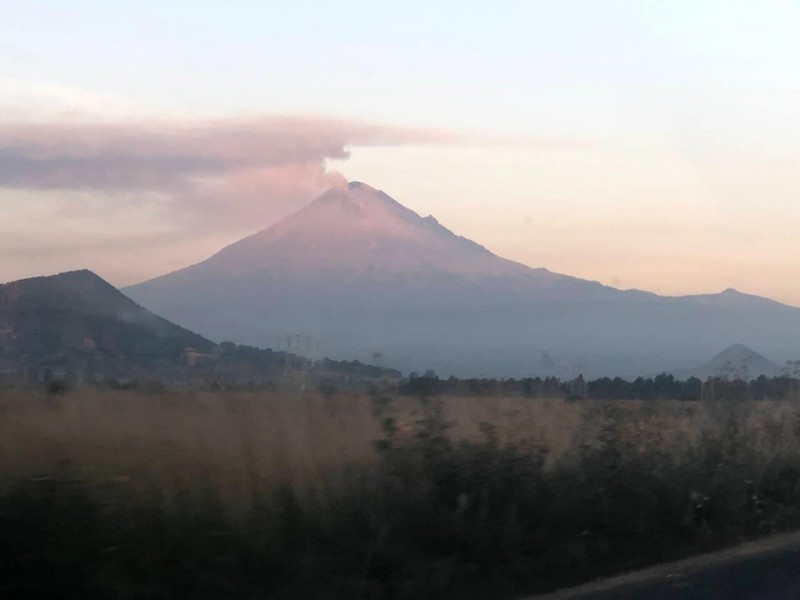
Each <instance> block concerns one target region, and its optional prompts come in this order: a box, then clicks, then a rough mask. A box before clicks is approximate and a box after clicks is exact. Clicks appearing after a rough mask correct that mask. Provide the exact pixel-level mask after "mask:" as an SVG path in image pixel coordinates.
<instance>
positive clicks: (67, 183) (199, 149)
mask: <svg viewBox="0 0 800 600" xmlns="http://www.w3.org/2000/svg"><path fill="white" fill-rule="evenodd" d="M451 138H452V136H449V135H448V134H445V133H442V132H437V131H431V130H423V129H413V128H401V127H389V126H380V125H372V124H368V123H361V122H352V121H341V120H335V119H321V118H286V117H271V118H257V119H250V120H242V119H239V120H206V121H191V122H166V121H160V122H157V121H152V122H147V123H139V124H73V125H70V124H35V123H24V124H6V125H1V126H0V188H23V189H43V190H100V191H102V192H103V193H104V194H105V195H110V196H111V197H112V198H113V197H114V192H115V191H117V192H125V193H124V194H119V198H120V200H119V201H120V202H130V201H131V200H130V199H131V198H132V197H134V198H135V196H136V194H135V192H156V193H159V194H162V195H163V196H164V197H166V198H167V199H168V202H169V203H170V206H171V207H172V208H174V209H175V211H176V214H180V215H181V218H182V219H187V220H188V221H191V222H193V223H196V222H197V221H205V220H209V219H210V220H213V221H214V222H215V223H217V225H219V226H224V225H230V226H236V225H237V224H238V225H241V224H243V223H251V222H252V221H251V220H252V219H254V218H265V217H266V216H268V215H270V214H275V213H276V212H277V213H278V214H283V213H285V212H286V210H287V209H289V208H292V207H296V206H298V205H299V204H302V203H303V202H307V201H309V200H310V199H311V198H313V197H314V196H315V195H317V194H319V193H321V192H322V191H324V190H325V189H327V188H329V187H331V186H332V185H337V184H338V183H340V182H341V180H342V177H341V176H340V175H339V174H338V173H335V172H330V171H328V170H327V169H326V166H325V164H326V161H328V160H332V159H338V160H342V159H347V158H348V156H349V151H348V147H351V146H380V145H404V144H417V143H432V142H438V141H442V140H447V139H451ZM131 192H134V193H133V194H132V193H131ZM123 198H124V199H123Z"/></svg>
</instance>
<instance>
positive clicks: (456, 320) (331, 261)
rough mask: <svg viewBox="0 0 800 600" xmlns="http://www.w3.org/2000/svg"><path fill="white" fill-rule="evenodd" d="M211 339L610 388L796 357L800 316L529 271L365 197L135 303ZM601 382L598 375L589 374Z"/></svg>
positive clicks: (313, 213) (269, 232)
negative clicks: (653, 375)
mask: <svg viewBox="0 0 800 600" xmlns="http://www.w3.org/2000/svg"><path fill="white" fill-rule="evenodd" d="M126 292H127V293H128V294H129V295H130V296H131V297H133V298H134V299H135V300H137V301H138V302H140V303H141V304H142V305H144V306H148V307H150V308H153V309H154V310H156V312H158V313H160V314H164V315H166V316H168V317H169V318H170V319H172V320H174V321H176V322H179V323H182V324H185V325H186V326H188V327H190V328H191V329H194V330H197V331H200V332H202V333H205V334H207V335H208V336H209V337H211V338H216V339H219V338H229V339H234V340H236V341H240V342H242V343H250V344H254V345H274V344H275V342H276V341H277V340H278V339H280V338H281V337H282V336H285V335H289V334H293V333H300V332H302V333H307V334H310V335H314V336H315V337H317V338H318V339H319V340H320V341H321V343H322V344H323V345H324V346H325V347H326V348H327V349H328V351H329V353H330V354H331V355H332V356H339V357H359V358H362V359H363V358H367V357H368V356H369V354H371V352H373V351H381V352H382V353H383V354H384V356H386V357H387V360H391V357H394V359H395V360H394V361H393V363H394V364H397V365H398V366H400V367H401V368H404V369H409V370H411V369H413V370H420V369H421V370H425V369H427V368H439V369H440V370H443V371H445V372H448V373H449V372H452V373H454V374H461V375H467V374H480V375H487V376H490V375H507V376H514V375H523V374H530V373H531V372H534V373H538V372H542V374H544V371H545V369H546V368H549V367H547V365H544V364H542V363H540V362H537V361H538V359H537V358H536V357H537V356H539V355H541V354H542V352H545V351H546V352H548V353H550V354H551V355H560V356H561V360H560V365H561V366H560V367H559V369H560V371H559V372H557V373H550V374H558V375H562V376H565V375H568V373H567V371H568V370H569V367H568V365H569V364H572V363H575V362H592V363H593V364H595V365H597V367H596V370H595V371H594V372H595V373H597V374H607V373H613V374H621V375H633V374H640V373H642V372H644V373H646V372H650V371H651V370H654V369H657V370H672V369H675V368H683V367H688V366H690V364H691V363H692V362H695V364H696V362H697V361H699V360H701V359H703V353H705V356H708V355H709V354H710V353H711V352H712V351H714V350H715V349H718V348H719V347H725V346H727V345H729V344H731V343H733V342H734V341H736V340H744V341H745V342H747V343H748V344H751V345H756V346H759V347H763V348H765V349H767V350H768V351H770V353H772V354H773V355H775V356H784V355H789V354H793V353H794V352H795V351H796V350H795V348H796V346H797V344H796V342H795V341H794V340H795V339H796V337H793V336H796V335H797V333H798V332H800V310H799V309H796V308H794V307H790V306H788V305H783V304H780V303H777V302H774V301H771V300H768V299H762V298H759V297H756V296H750V295H746V294H741V293H739V292H735V293H734V292H730V291H725V292H722V293H720V294H705V295H702V294H701V295H697V296H680V297H669V296H659V295H656V294H652V293H650V292H642V291H638V290H619V289H616V288H613V287H611V286H607V285H604V284H602V283H600V282H595V281H588V280H582V279H579V278H576V277H571V276H569V275H562V274H558V273H554V272H551V271H549V270H547V269H544V268H532V267H529V266H526V265H523V264H521V263H517V262H513V261H510V260H507V259H504V258H502V257H499V256H497V255H495V254H494V253H492V252H491V251H490V250H488V249H486V248H484V247H483V246H481V245H479V244H476V243H475V242H472V241H471V240H468V239H466V238H464V237H462V236H458V235H456V234H455V233H453V232H452V231H451V230H449V229H447V228H446V227H445V226H443V225H441V224H440V223H439V222H438V221H437V220H436V219H435V218H433V217H430V216H429V217H421V216H420V215H418V214H417V213H416V212H414V211H412V210H410V209H408V208H406V207H404V206H403V205H402V204H400V203H399V202H397V201H396V200H394V199H393V198H391V197H390V196H388V195H387V194H386V193H385V192H382V191H380V190H377V189H375V188H373V187H371V186H368V185H367V184H364V183H361V182H351V183H350V184H348V186H347V187H342V188H334V189H331V190H329V191H327V192H325V193H324V194H322V195H321V196H320V197H319V198H317V199H316V200H314V201H313V202H311V203H309V204H308V205H306V206H305V207H303V208H301V209H300V210H298V211H297V212H295V213H294V214H292V215H290V216H289V217H287V218H286V219H284V220H282V221H280V222H278V223H276V224H274V225H272V226H271V227H268V228H266V229H263V230H261V231H259V232H257V233H255V234H253V235H251V236H248V237H246V238H243V239H242V240H240V241H238V242H235V243H233V244H230V245H229V246H226V247H225V248H223V249H222V250H220V251H219V252H217V253H216V254H214V255H212V256H211V257H209V258H208V259H206V260H205V261H202V262H200V263H197V264H195V265H191V266H189V267H187V268H185V269H182V270H179V271H176V272H173V273H169V274H166V275H164V276H161V277H158V278H155V279H152V280H149V281H146V282H143V283H140V284H137V285H135V286H132V287H129V288H126ZM591 372H592V371H590V373H591Z"/></svg>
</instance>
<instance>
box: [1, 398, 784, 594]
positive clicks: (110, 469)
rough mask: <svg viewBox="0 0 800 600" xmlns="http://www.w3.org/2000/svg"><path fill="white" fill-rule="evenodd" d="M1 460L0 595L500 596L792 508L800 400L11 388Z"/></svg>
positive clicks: (750, 524) (653, 557)
mask: <svg viewBox="0 0 800 600" xmlns="http://www.w3.org/2000/svg"><path fill="white" fill-rule="evenodd" d="M10 394H11V395H10ZM0 473H2V478H1V479H0V553H2V555H3V556H4V561H3V562H2V563H0V597H3V598H54V597H59V598H70V597H74V598H85V597H93V598H215V599H216V598H256V597H257V598H362V599H366V598H397V599H405V598H451V597H459V598H485V597H487V595H488V594H491V595H492V597H498V598H504V597H506V598H513V597H515V596H518V595H521V594H523V593H532V592H537V591H544V590H548V589H553V588H555V587H558V586H562V585H568V584H574V583H578V582H580V581H584V580H587V579H590V578H592V577H596V576H599V575H604V574H609V573H612V572H616V571H620V570H624V569H630V568H636V567H640V566H644V565H647V564H650V563H654V562H657V561H662V560H666V559H671V558H676V557H678V556H682V555H686V554H689V553H693V552H698V551H704V550H708V549H712V548H716V547H719V546H722V545H726V544H730V543H733V542H736V541H738V540H741V539H743V538H748V537H752V536H757V535H761V534H764V533H768V532H772V531H776V530H780V529H785V528H790V527H796V526H798V525H800V407H798V406H797V405H795V404H794V403H790V402H777V401H764V402H737V401H728V402H708V401H706V402H677V401H669V400H666V401H665V400H650V401H643V400H625V401H602V400H592V401H579V402H574V401H568V400H564V399H552V398H550V399H547V398H525V397H511V396H498V397H493V398H480V397H470V396H466V397H442V398H423V399H419V398H414V397H397V396H392V395H386V394H384V393H383V392H381V393H378V392H376V393H375V394H374V395H372V396H367V395H356V394H341V393H329V394H326V395H321V394H308V395H297V396H286V395H279V394H277V393H272V394H268V393H263V394H248V393H232V392H207V393H194V394H178V393H172V392H170V393H166V392H161V393H157V392H151V393H147V394H145V393H143V392H133V391H124V390H122V391H120V390H118V391H104V392H102V393H100V392H97V391H95V392H87V391H81V392H69V391H65V392H63V393H58V394H48V395H44V394H43V395H25V394H23V393H22V392H18V391H17V392H7V393H6V395H5V396H0Z"/></svg>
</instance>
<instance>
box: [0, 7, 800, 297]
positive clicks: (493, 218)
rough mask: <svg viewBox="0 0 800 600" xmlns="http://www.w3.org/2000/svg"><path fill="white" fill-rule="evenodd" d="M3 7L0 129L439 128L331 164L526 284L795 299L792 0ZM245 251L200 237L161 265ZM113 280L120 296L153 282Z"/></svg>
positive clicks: (37, 264)
mask: <svg viewBox="0 0 800 600" xmlns="http://www.w3.org/2000/svg"><path fill="white" fill-rule="evenodd" d="M0 9H1V10H2V14H3V19H2V21H0V110H2V112H3V113H5V116H3V115H2V114H0V120H3V119H5V120H6V121H12V122H23V121H26V120H31V119H36V120H41V119H50V120H55V121H58V120H61V121H67V122H68V121H69V120H70V119H77V118H89V117H91V118H95V117H96V118H105V119H109V120H112V121H113V120H116V121H122V122H134V121H136V120H137V119H138V120H141V119H150V118H153V117H161V118H166V119H170V118H177V117H179V118H187V117H194V118H207V117H209V116H228V117H244V116H251V117H253V116H255V117H257V116H260V115H275V114H301V115H306V116H312V117H321V118H328V117H335V118H344V119H356V120H366V121H369V122H372V123H376V124H392V125H399V126H409V127H421V128H434V129H448V130H452V131H454V132H459V133H461V134H463V135H464V136H465V138H464V139H462V141H461V142H458V143H450V144H420V143H411V144H408V143H405V144H402V145H399V146H398V145H397V144H396V143H391V144H379V145H378V146H377V147H375V146H373V145H365V146H363V147H360V146H358V145H357V144H349V146H350V148H351V150H352V157H351V158H350V159H349V160H347V161H335V163H331V167H332V168H334V167H335V168H336V169H337V170H339V171H341V172H342V173H343V174H344V175H345V176H346V177H348V178H351V179H362V180H365V181H368V182H369V183H371V184H372V185H375V186H377V187H380V188H383V189H384V190H386V191H387V192H388V193H390V194H391V195H393V196H395V197H397V199H398V200H400V201H402V202H404V203H406V204H408V205H409V206H411V207H412V208H414V209H415V210H418V211H419V212H422V213H425V214H427V213H433V214H435V215H436V216H437V217H438V218H439V219H440V220H441V221H442V222H444V223H446V224H448V225H449V226H450V227H451V228H453V229H455V230H457V231H458V232H459V233H462V234H464V235H467V236H469V237H472V238H474V239H476V240H477V241H479V242H481V243H484V244H485V245H487V246H489V247H490V248H493V249H495V250H496V251H497V252H498V253H500V254H502V255H504V256H508V257H510V258H514V259H516V260H520V261H522V262H525V263H527V264H530V265H532V266H546V267H548V268H551V269H553V270H558V271H562V272H567V273H571V274H575V275H579V276H583V277H589V278H593V279H600V280H602V281H605V282H607V283H613V284H617V285H620V286H622V287H640V288H647V289H653V290H655V291H659V292H664V293H686V292H704V291H713V290H715V289H720V288H722V287H728V286H729V285H730V286H735V287H739V288H742V289H744V290H747V291H752V292H756V293H761V294H765V295H771V296H773V297H777V298H780V299H783V300H785V301H790V302H793V303H798V304H800V292H797V291H796V290H795V286H794V285H793V284H791V283H789V282H790V281H791V278H790V276H791V274H793V273H797V272H798V268H800V262H798V260H800V259H795V258H794V257H795V256H800V252H798V250H800V248H798V247H797V246H798V245H797V243H796V242H795V231H796V230H797V226H798V225H800V202H798V201H797V188H798V185H797V183H796V173H797V170H798V169H797V168H798V166H800V165H798V159H797V158H796V157H798V156H800V154H798V152H797V150H798V148H797V146H798V140H800V115H799V114H798V110H797V107H798V106H800V42H798V35H797V31H798V30H800V3H798V2H796V1H795V2H788V1H787V2H752V1H750V2H741V1H740V2H732V1H727V2H724V1H706V2H703V1H695V2H666V1H664V2H647V1H611V0H605V1H601V0H597V1H593V2H592V1H572V2H569V1H566V2H550V1H548V2H536V1H529V2H492V3H487V2H465V1H461V2H454V1H449V0H448V1H442V2H435V3H431V2H406V3H397V2H392V3H383V2H344V1H343V2H336V3H331V2H297V1H294V2H235V1H234V2H226V3H221V2H214V3H204V2H188V1H174V2H150V1H139V2H135V3H133V2H131V3H116V2H108V1H106V2H88V1H70V2H53V1H47V2H42V1H35V0H26V1H25V2H10V1H8V0H0ZM16 193H17V192H16V191H15V190H14V189H6V190H0V207H2V208H4V210H5V212H6V215H9V214H12V213H13V214H15V218H17V219H24V218H26V217H25V216H24V215H22V214H21V212H22V209H21V208H20V206H19V204H14V205H13V206H12V204H13V203H15V202H18V201H17V200H15V199H17V198H19V197H20V196H19V195H15V194H16ZM52 193H53V192H48V194H52ZM27 194H28V192H26V196H25V197H26V198H29V197H30V196H29V195H27ZM48 194H44V193H42V194H39V197H40V198H41V200H40V201H39V202H40V204H39V205H38V206H37V208H36V211H37V212H36V215H41V214H46V212H47V210H46V208H42V207H43V206H46V202H48V200H47V199H46V198H45V196H47V195H48ZM34 202H35V201H34ZM30 205H31V201H26V206H30ZM12 209H13V210H12ZM30 210H33V209H30ZM36 215H33V214H31V215H30V219H32V220H33V219H35V218H39V217H36ZM277 216H279V215H278V214H277V213H276V216H275V218H277ZM0 218H2V217H1V216H0ZM7 218H8V217H7ZM98 218H99V219H102V213H98ZM108 219H109V221H108V222H109V223H110V225H109V226H110V227H113V226H114V225H113V224H114V223H116V219H117V215H108ZM31 222H34V221H31ZM268 224H269V223H268V222H264V223H263V225H268ZM248 225H249V226H250V227H252V226H253V225H252V224H248ZM259 225H261V224H259ZM1 227H2V221H1V220H0V228H1ZM81 231H82V232H83V234H84V235H85V231H84V230H83V229H82V230H81ZM247 232H249V231H248V228H247V227H245V226H242V230H241V231H237V232H226V233H225V234H224V235H223V234H221V233H218V232H213V231H208V232H205V233H206V234H207V240H208V241H207V242H206V243H205V244H202V243H200V244H197V245H196V246H195V247H193V248H189V247H186V248H184V249H183V250H181V251H177V250H176V251H175V252H174V254H173V256H175V259H174V264H173V263H169V266H170V267H177V266H181V265H180V264H178V263H180V261H186V260H197V259H201V258H203V255H204V254H207V253H208V252H209V251H212V250H213V248H215V247H216V245H219V244H220V243H224V242H225V241H228V239H229V238H230V241H232V239H233V238H235V237H236V236H237V235H239V234H240V233H241V234H243V233H247ZM2 233H3V231H2V230H0V234H2ZM226 236H227V237H226ZM104 239H105V238H104ZM7 243H9V244H10V243H11V242H7ZM64 243H65V244H69V243H70V242H69V240H67V239H65V241H64ZM105 243H107V244H111V245H113V239H112V241H107V242H105ZM26 247H27V246H26ZM12 249H13V248H12ZM17 256H23V254H22V251H21V250H19V249H18V250H17ZM63 256H66V255H65V254H64V253H62V254H61V256H60V257H58V259H57V258H56V257H54V258H52V259H48V260H49V261H50V262H47V261H44V259H36V260H33V259H31V260H30V261H29V262H28V263H25V261H23V262H22V263H18V264H21V265H22V266H19V267H17V270H15V271H13V272H12V270H11V269H7V270H6V271H7V272H3V271H2V269H0V279H3V278H9V277H11V276H16V275H20V274H22V273H27V272H28V271H33V270H36V269H48V268H50V269H56V268H58V267H60V266H61V265H62V262H63V260H62V259H63ZM80 257H85V256H84V255H80ZM59 260H62V262H59ZM76 260H77V259H76ZM167 262H169V261H167ZM26 265H29V266H26ZM100 268H101V270H102V268H106V269H107V270H109V275H110V276H111V277H112V279H115V280H117V281H119V282H121V283H128V282H130V281H131V280H133V279H136V278H138V277H142V276H145V275H148V274H149V272H148V273H145V272H144V271H136V272H131V273H125V272H122V271H119V270H114V268H112V266H109V265H105V264H103V265H101V266H100ZM153 268H154V269H156V266H154V267H153ZM158 268H163V266H162V264H161V263H159V265H158ZM26 269H27V270H26ZM153 274H157V273H153Z"/></svg>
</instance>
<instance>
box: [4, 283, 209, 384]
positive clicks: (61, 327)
mask: <svg viewBox="0 0 800 600" xmlns="http://www.w3.org/2000/svg"><path fill="white" fill-rule="evenodd" d="M214 347H215V344H214V343H213V342H211V341H209V340H208V339H206V338H204V337H202V336H200V335H197V334H195V333H192V332H191V331H188V330H187V329H184V328H183V327H179V326H177V325H175V324H173V323H170V322H169V321H167V320H166V319H163V318H161V317H159V316H157V315H155V314H153V313H151V312H150V311H148V310H146V309H144V308H142V307H141V306H139V305H138V304H136V303H135V302H133V301H132V300H130V299H129V298H127V297H126V296H125V295H124V294H122V293H121V292H120V291H118V290H117V289H116V288H115V287H114V286H112V285H111V284H109V283H107V282H106V281H104V280H103V279H101V278H100V277H98V276H97V275H95V274H94V273H92V272H91V271H85V270H84V271H72V272H68V273H62V274H60V275H53V276H50V277H35V278H32V279H23V280H20V281H14V282H11V283H6V284H4V285H0V368H2V370H4V371H6V372H9V371H16V370H20V369H27V370H31V371H33V372H38V371H41V370H42V369H44V368H51V369H56V370H62V371H70V370H77V371H81V372H86V371H88V372H92V371H95V372H98V373H105V374H126V375H127V374H130V373H132V372H135V371H136V370H137V369H139V370H144V369H146V370H147V371H149V372H151V373H154V372H155V370H157V369H158V368H161V367H165V366H174V365H178V364H182V363H184V362H185V360H186V349H187V348H191V349H194V350H195V351H196V352H198V353H204V352H210V351H212V350H213V348H214Z"/></svg>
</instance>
